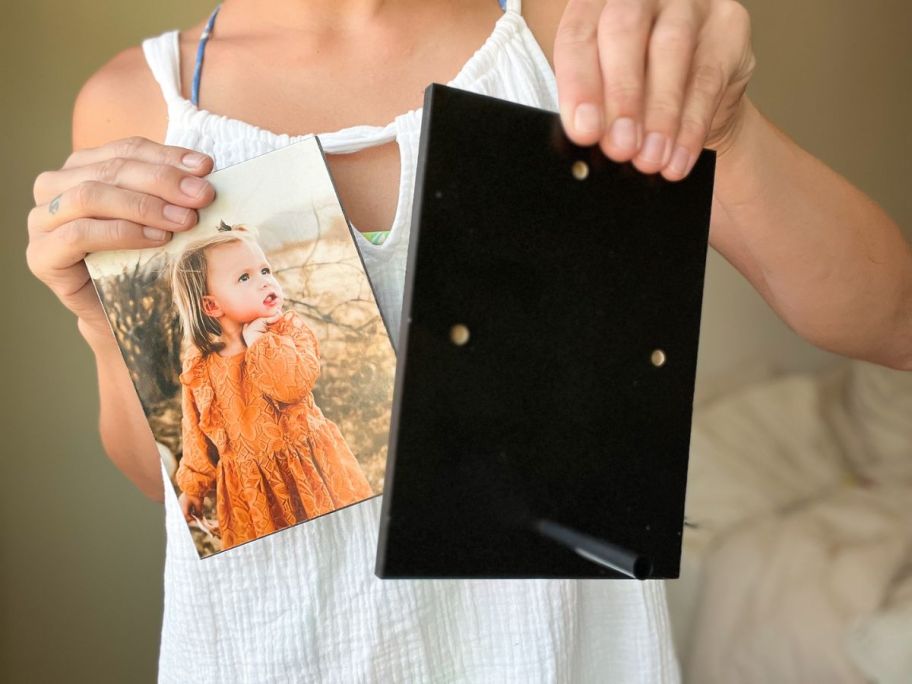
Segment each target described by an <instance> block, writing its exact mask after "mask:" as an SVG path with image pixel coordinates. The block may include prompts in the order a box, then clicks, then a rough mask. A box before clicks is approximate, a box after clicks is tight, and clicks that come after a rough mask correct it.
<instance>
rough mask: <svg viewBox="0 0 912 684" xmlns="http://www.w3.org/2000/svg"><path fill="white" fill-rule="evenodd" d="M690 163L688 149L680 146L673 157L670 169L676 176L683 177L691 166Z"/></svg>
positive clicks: (669, 165)
mask: <svg viewBox="0 0 912 684" xmlns="http://www.w3.org/2000/svg"><path fill="white" fill-rule="evenodd" d="M689 162H690V152H688V151H687V148H686V147H683V146H681V145H678V146H677V147H676V148H675V151H674V154H673V155H672V157H671V162H669V164H668V169H669V171H672V172H673V173H674V174H675V175H678V176H683V175H684V172H685V171H687V167H688V166H689V165H690V164H689Z"/></svg>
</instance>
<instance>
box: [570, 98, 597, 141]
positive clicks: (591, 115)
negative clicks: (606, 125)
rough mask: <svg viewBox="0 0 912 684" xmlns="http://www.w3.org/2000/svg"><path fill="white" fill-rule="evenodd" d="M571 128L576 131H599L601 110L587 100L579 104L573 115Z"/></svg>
mask: <svg viewBox="0 0 912 684" xmlns="http://www.w3.org/2000/svg"><path fill="white" fill-rule="evenodd" d="M573 128H574V129H575V130H576V132H577V133H597V132H599V131H601V129H602V112H601V110H600V109H599V108H598V107H596V106H595V105H594V104H590V103H588V102H584V103H583V104H581V105H579V106H578V107H577V108H576V113H575V114H574V115H573Z"/></svg>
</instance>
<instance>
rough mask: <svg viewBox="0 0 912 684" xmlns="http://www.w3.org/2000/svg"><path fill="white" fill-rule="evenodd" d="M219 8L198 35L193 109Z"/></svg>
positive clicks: (501, 2)
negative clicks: (204, 55)
mask: <svg viewBox="0 0 912 684" xmlns="http://www.w3.org/2000/svg"><path fill="white" fill-rule="evenodd" d="M497 3H498V4H499V5H500V9H502V10H503V11H504V12H506V11H507V0H497ZM221 6H222V5H221V4H218V5H216V6H215V9H214V10H212V14H210V15H209V20H208V21H207V22H206V28H204V29H203V33H202V34H201V35H200V39H199V45H198V46H197V48H196V65H195V66H194V67H193V86H192V90H191V92H190V102H192V103H193V106H194V107H199V88H200V74H201V73H202V71H203V54H204V53H205V52H206V43H207V42H209V36H211V35H212V27H213V26H214V25H215V17H216V16H217V15H218V11H219V9H220V8H221Z"/></svg>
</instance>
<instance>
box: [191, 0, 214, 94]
mask: <svg viewBox="0 0 912 684" xmlns="http://www.w3.org/2000/svg"><path fill="white" fill-rule="evenodd" d="M220 8H221V4H218V5H216V6H215V9H214V10H212V14H210V15H209V21H207V22H206V28H204V29H203V33H202V35H201V36H200V39H199V45H198V46H197V48H196V66H194V67H193V90H192V91H191V93H190V101H191V102H192V103H193V106H194V107H198V106H199V96H200V73H202V71H203V53H205V52H206V43H207V42H208V41H209V36H210V35H212V26H213V25H214V24H215V17H216V15H217V14H218V11H219V9H220Z"/></svg>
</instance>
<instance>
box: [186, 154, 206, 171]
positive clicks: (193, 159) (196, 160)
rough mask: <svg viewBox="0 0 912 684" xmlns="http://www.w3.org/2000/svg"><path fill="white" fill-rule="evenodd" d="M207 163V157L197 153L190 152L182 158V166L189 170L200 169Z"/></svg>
mask: <svg viewBox="0 0 912 684" xmlns="http://www.w3.org/2000/svg"><path fill="white" fill-rule="evenodd" d="M205 161H206V156H205V155H202V154H198V153H196V152H188V153H187V154H185V155H184V156H183V157H182V158H181V164H183V165H184V166H186V167H187V168H188V169H198V168H199V167H201V166H202V165H203V164H204V163H205Z"/></svg>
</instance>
